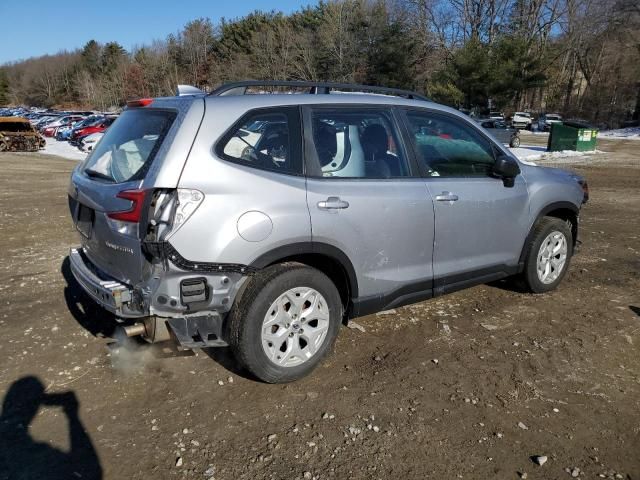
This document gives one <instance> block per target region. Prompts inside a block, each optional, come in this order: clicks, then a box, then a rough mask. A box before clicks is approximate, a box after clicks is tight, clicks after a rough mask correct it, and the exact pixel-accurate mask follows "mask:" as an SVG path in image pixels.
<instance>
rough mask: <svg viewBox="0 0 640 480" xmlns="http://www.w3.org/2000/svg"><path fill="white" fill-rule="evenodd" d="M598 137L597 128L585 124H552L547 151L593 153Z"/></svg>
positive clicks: (569, 122)
mask: <svg viewBox="0 0 640 480" xmlns="http://www.w3.org/2000/svg"><path fill="white" fill-rule="evenodd" d="M597 135H598V130H597V129H596V128H593V127H591V126H589V125H588V124H586V123H583V122H571V121H568V122H562V123H552V124H551V133H550V134H549V143H548V144H547V151H549V152H559V151H562V150H575V151H578V152H587V151H592V150H595V149H596V142H597Z"/></svg>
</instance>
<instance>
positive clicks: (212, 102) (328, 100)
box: [166, 92, 468, 118]
mask: <svg viewBox="0 0 640 480" xmlns="http://www.w3.org/2000/svg"><path fill="white" fill-rule="evenodd" d="M173 98H180V99H185V98H192V99H195V98H202V97H197V96H194V97H173ZM166 99H167V100H168V98H166ZM204 99H205V102H206V104H207V108H209V107H211V108H212V109H214V111H215V109H218V108H222V107H223V106H229V107H232V108H233V109H234V110H252V109H255V108H266V107H277V106H290V105H329V104H331V105H354V104H357V105H363V106H365V105H389V106H394V105H395V106H405V107H416V108H430V109H435V110H440V111H444V112H447V113H451V114H454V115H456V116H460V117H464V118H468V116H467V115H465V114H464V113H462V112H460V111H458V110H456V109H454V108H450V107H446V106H444V105H440V104H438V103H435V102H431V101H425V100H414V99H409V98H404V97H399V96H392V95H380V94H371V93H338V92H335V93H330V94H307V93H296V94H271V93H265V94H248V95H222V96H206V97H204Z"/></svg>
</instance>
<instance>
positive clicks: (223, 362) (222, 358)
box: [202, 347, 260, 382]
mask: <svg viewBox="0 0 640 480" xmlns="http://www.w3.org/2000/svg"><path fill="white" fill-rule="evenodd" d="M202 351H203V352H204V353H205V354H206V355H207V356H208V357H209V358H210V359H212V360H213V361H214V362H216V363H217V364H219V365H220V366H221V367H223V368H225V369H226V370H228V371H229V372H230V373H233V374H234V375H237V376H239V377H242V378H246V379H247V380H252V381H258V382H259V381H260V380H258V379H257V378H256V377H254V376H253V375H251V374H250V373H249V372H247V371H246V370H244V369H243V368H242V367H241V366H240V364H239V363H238V361H237V360H236V359H235V357H234V356H233V353H232V352H231V348H229V347H208V348H203V349H202Z"/></svg>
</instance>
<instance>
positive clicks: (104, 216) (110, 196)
mask: <svg viewBox="0 0 640 480" xmlns="http://www.w3.org/2000/svg"><path fill="white" fill-rule="evenodd" d="M179 115H180V112H179V111H178V110H176V109H175V108H150V107H145V108H130V109H127V110H125V111H124V113H123V114H122V115H120V117H119V118H118V119H117V120H116V121H115V122H114V123H113V125H112V126H111V128H109V130H108V131H107V132H106V133H105V136H104V137H103V138H102V140H101V141H100V142H99V143H98V145H97V146H96V148H95V149H94V150H93V151H92V153H91V154H90V155H89V157H88V158H87V160H86V161H85V162H83V163H82V164H81V165H79V166H78V167H77V168H76V169H75V170H74V173H73V175H72V181H71V184H70V188H69V197H70V200H69V205H70V209H71V215H72V217H73V219H74V223H75V225H76V228H77V229H78V231H79V232H80V238H81V241H82V246H83V248H84V251H85V253H86V255H87V257H88V258H89V260H91V262H92V263H93V264H94V265H95V266H97V267H98V268H99V269H101V270H102V271H104V272H105V273H107V274H108V275H110V276H112V277H114V278H116V279H117V280H119V281H121V282H125V283H128V284H136V283H138V282H140V281H141V280H142V278H143V277H144V275H145V267H146V262H145V260H144V256H143V254H142V249H141V238H142V237H143V236H144V235H145V233H146V232H145V230H146V225H143V224H142V223H140V221H141V220H142V219H143V218H144V215H143V212H145V211H146V208H148V205H149V202H150V199H151V193H152V191H153V188H154V187H155V186H156V185H155V183H156V182H155V178H154V177H155V175H153V174H152V173H150V172H155V171H157V164H158V163H162V161H163V160H164V158H163V157H164V156H166V153H167V149H168V145H167V144H168V143H170V142H171V140H172V138H173V136H174V135H175V134H176V130H177V129H178V128H179V127H180V122H179V121H178V120H177V118H178V116H179ZM200 119H201V118H200ZM195 128H197V125H196V126H195ZM195 128H194V134H195ZM154 167H156V168H154ZM177 182H178V176H177V175H176V176H175V184H177ZM174 186H175V185H174Z"/></svg>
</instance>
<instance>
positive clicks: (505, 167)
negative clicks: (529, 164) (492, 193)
mask: <svg viewBox="0 0 640 480" xmlns="http://www.w3.org/2000/svg"><path fill="white" fill-rule="evenodd" d="M519 173H520V167H519V166H518V162H516V161H515V160H514V159H512V158H510V157H507V156H506V155H501V156H499V157H498V159H497V160H496V163H495V164H494V165H493V174H494V175H495V176H496V177H500V178H502V181H503V182H504V186H505V187H513V185H514V184H515V178H516V176H517V175H518V174H519Z"/></svg>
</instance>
